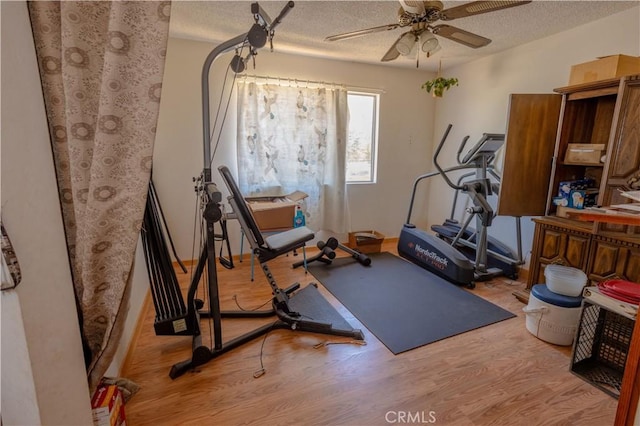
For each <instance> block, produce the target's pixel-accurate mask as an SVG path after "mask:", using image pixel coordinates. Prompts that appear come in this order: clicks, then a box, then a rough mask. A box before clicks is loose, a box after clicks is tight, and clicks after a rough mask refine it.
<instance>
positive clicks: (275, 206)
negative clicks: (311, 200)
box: [245, 191, 308, 231]
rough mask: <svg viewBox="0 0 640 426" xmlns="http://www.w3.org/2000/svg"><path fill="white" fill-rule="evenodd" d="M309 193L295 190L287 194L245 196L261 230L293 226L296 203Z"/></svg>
mask: <svg viewBox="0 0 640 426" xmlns="http://www.w3.org/2000/svg"><path fill="white" fill-rule="evenodd" d="M307 197H308V195H307V194H306V193H304V192H302V191H295V192H292V193H291V194H287V195H278V196H270V195H266V196H264V195H263V196H258V197H245V200H246V201H247V204H249V208H250V209H251V213H253V217H254V219H255V220H256V223H257V225H258V228H260V230H261V231H276V230H284V229H289V228H293V216H294V215H295V214H296V204H297V203H298V202H300V201H302V200H304V199H305V198H307Z"/></svg>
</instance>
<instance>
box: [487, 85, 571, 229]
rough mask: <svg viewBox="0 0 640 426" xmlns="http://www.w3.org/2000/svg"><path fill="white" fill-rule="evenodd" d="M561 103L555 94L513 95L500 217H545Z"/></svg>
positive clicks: (560, 99)
mask: <svg viewBox="0 0 640 426" xmlns="http://www.w3.org/2000/svg"><path fill="white" fill-rule="evenodd" d="M561 103H562V97H561V96H560V95H556V94H535V95H534V94H513V95H511V98H510V102H509V117H508V125H507V133H506V142H505V148H504V149H505V154H504V164H503V171H502V176H503V179H502V182H501V183H500V194H499V197H498V208H497V214H499V215H503V216H516V217H519V216H542V215H544V214H545V206H546V202H547V190H548V188H549V177H550V176H551V162H552V160H553V152H554V146H555V140H556V132H557V128H558V118H559V116H560V105H561Z"/></svg>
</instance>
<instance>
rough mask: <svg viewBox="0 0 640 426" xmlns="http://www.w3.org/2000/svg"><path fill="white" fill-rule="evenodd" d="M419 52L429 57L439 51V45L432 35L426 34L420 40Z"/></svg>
mask: <svg viewBox="0 0 640 426" xmlns="http://www.w3.org/2000/svg"><path fill="white" fill-rule="evenodd" d="M420 50H422V51H423V52H424V53H426V54H428V55H430V54H433V53H435V52H437V51H438V50H440V43H439V42H438V39H437V38H436V37H435V36H434V35H433V34H427V35H425V36H421V38H420Z"/></svg>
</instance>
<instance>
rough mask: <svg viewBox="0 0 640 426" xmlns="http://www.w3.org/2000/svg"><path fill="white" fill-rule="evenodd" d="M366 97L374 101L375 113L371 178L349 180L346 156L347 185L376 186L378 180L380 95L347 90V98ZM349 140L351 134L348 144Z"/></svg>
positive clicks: (372, 134)
mask: <svg viewBox="0 0 640 426" xmlns="http://www.w3.org/2000/svg"><path fill="white" fill-rule="evenodd" d="M352 95H354V96H366V97H370V98H372V99H373V111H372V123H371V126H372V129H371V139H372V140H371V165H370V173H371V178H370V179H368V180H358V181H356V180H353V181H352V180H349V178H348V176H346V167H347V164H348V162H349V161H348V158H346V156H345V181H346V183H347V185H366V184H375V183H376V182H377V178H378V145H379V144H378V135H379V131H380V93H375V92H369V91H363V90H347V97H349V96H352ZM347 132H348V133H350V127H349V128H348V129H347ZM348 139H349V134H348V135H347V143H348Z"/></svg>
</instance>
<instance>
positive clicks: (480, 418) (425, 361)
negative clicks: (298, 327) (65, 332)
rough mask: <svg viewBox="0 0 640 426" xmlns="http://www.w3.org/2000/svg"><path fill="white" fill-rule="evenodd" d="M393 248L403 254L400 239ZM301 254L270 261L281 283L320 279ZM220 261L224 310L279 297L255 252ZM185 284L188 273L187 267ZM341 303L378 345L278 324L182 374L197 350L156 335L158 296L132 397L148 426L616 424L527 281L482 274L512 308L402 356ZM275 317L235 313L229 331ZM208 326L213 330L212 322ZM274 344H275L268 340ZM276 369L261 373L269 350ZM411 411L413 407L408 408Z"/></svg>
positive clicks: (131, 372) (145, 326)
mask: <svg viewBox="0 0 640 426" xmlns="http://www.w3.org/2000/svg"><path fill="white" fill-rule="evenodd" d="M383 250H386V251H390V252H395V243H394V242H391V243H386V242H385V245H384V246H383ZM295 260H299V257H293V256H283V257H281V258H279V259H276V260H274V261H272V262H271V263H270V267H271V268H272V271H273V273H274V275H275V276H276V279H277V280H278V282H279V285H280V287H283V288H284V287H287V286H288V285H289V284H291V283H293V282H296V281H299V282H300V283H301V284H302V285H306V284H307V283H309V282H317V281H316V280H315V279H314V278H313V276H312V275H310V274H309V275H305V273H304V270H303V269H302V268H299V269H291V264H292V263H293V261H295ZM236 265H237V267H236V268H235V269H233V270H226V269H224V268H221V267H218V271H219V282H220V288H221V297H220V300H221V304H222V308H223V309H227V310H232V309H236V308H237V306H236V303H235V301H234V300H233V297H234V295H237V300H238V302H239V304H240V305H241V306H242V307H243V308H255V307H257V306H259V305H261V304H262V303H264V302H265V301H267V300H269V298H270V289H269V286H268V285H267V283H266V280H265V279H264V276H263V274H262V273H261V271H260V270H259V269H258V268H256V280H255V281H254V282H251V281H250V279H249V278H250V269H249V261H248V259H247V258H246V256H245V259H244V262H242V263H239V262H237V261H236ZM178 277H179V278H180V280H181V282H183V283H184V284H185V285H186V283H187V282H188V280H189V276H188V275H185V274H182V273H181V272H180V273H178ZM319 288H320V290H321V291H322V293H323V294H324V295H325V297H326V298H327V300H329V301H330V302H331V303H332V304H333V305H334V306H335V307H336V308H337V309H338V310H339V312H340V313H341V314H342V315H343V316H344V317H345V318H346V319H347V320H348V321H349V322H350V323H351V324H352V325H353V327H355V328H360V329H362V330H363V332H364V333H365V338H366V342H367V345H366V346H359V345H354V344H349V343H345V344H333V345H328V346H324V347H321V348H319V349H315V348H314V345H316V344H317V343H321V342H326V341H331V342H334V341H342V342H348V339H345V338H333V337H331V336H325V335H319V334H311V333H298V332H295V331H289V330H276V331H272V332H271V333H269V334H268V335H267V337H266V340H265V339H263V338H259V339H256V340H254V341H252V342H250V343H248V344H245V345H244V346H242V347H239V348H237V349H234V350H232V351H231V352H229V353H227V354H224V355H222V356H220V357H219V358H216V359H214V360H212V361H210V362H209V363H208V364H205V365H203V366H201V367H199V368H198V369H197V371H194V372H189V373H187V374H185V375H183V376H181V377H178V378H177V379H175V380H171V379H170V378H169V370H170V368H171V366H172V365H173V364H174V363H176V362H179V361H183V360H185V359H187V358H188V357H189V355H190V350H191V338H190V337H175V336H155V334H154V331H153V321H154V316H155V312H154V310H153V306H152V305H151V304H150V303H148V304H147V307H146V308H145V309H146V311H145V312H144V314H143V317H144V318H143V320H142V323H141V324H140V333H139V335H138V336H137V338H136V340H135V342H134V343H133V345H132V349H131V351H130V354H129V357H128V359H127V362H126V363H125V366H124V371H123V372H122V374H123V376H124V377H127V378H129V379H131V380H133V381H134V382H136V383H137V384H139V385H140V387H141V389H140V391H139V392H138V393H137V394H135V395H134V397H133V398H132V399H131V400H130V401H129V402H128V403H127V405H126V416H127V424H128V425H129V426H139V425H239V424H260V425H386V424H416V423H422V424H425V423H430V422H434V421H435V424H442V425H489V424H491V425H557V424H559V425H584V426H588V425H597V426H601V425H610V424H613V420H614V417H615V410H616V405H617V400H615V399H614V398H612V397H610V396H608V395H606V394H605V393H603V392H602V391H600V390H598V389H597V388H595V387H593V386H592V385H590V384H588V383H586V382H585V381H583V380H582V379H580V378H578V377H576V376H575V375H573V374H572V373H570V372H569V365H570V354H571V348H570V347H559V346H554V345H551V344H548V343H545V342H543V341H541V340H538V339H537V338H535V337H534V336H532V335H531V334H530V333H529V332H528V331H527V330H526V328H525V318H524V314H523V313H522V307H523V306H524V305H523V304H522V303H521V302H519V301H517V300H516V299H515V298H514V297H513V295H512V292H513V291H514V290H516V289H522V288H524V283H521V282H516V281H513V282H512V281H509V280H494V281H493V282H488V283H478V285H477V287H476V289H474V290H471V291H473V292H474V293H475V294H477V295H479V296H481V297H483V298H486V299H488V300H490V301H491V302H493V303H495V304H497V305H499V306H501V307H503V308H505V309H507V310H509V311H511V312H513V313H514V314H516V315H517V318H512V319H509V320H506V321H502V322H500V323H497V324H493V325H490V326H487V327H483V328H480V329H478V330H474V331H470V332H467V333H464V334H461V335H458V336H454V337H451V338H448V339H445V340H442V341H439V342H435V343H432V344H430V345H427V346H423V347H421V348H417V349H414V350H411V351H409V352H405V353H402V354H399V355H393V354H392V353H391V352H390V351H389V350H388V349H387V348H386V347H385V346H384V345H383V344H382V343H380V342H379V341H378V340H377V339H376V338H375V337H374V336H373V335H372V334H371V333H370V332H369V331H368V330H367V329H366V328H365V327H364V326H363V325H362V324H361V323H360V322H359V321H358V320H357V319H355V318H354V317H353V316H352V315H351V314H350V313H349V312H348V311H347V310H346V309H345V308H344V307H342V305H340V303H339V302H338V301H337V300H336V299H335V298H333V296H331V294H330V293H328V292H327V291H326V290H325V289H324V288H323V287H322V286H321V285H320V286H319ZM271 321H273V319H263V320H246V319H230V320H225V322H224V323H223V336H224V340H225V341H227V340H228V339H230V338H233V337H235V336H237V335H239V334H243V333H245V332H247V331H250V330H252V329H254V328H256V327H257V326H258V325H261V324H265V323H269V322H271ZM203 329H204V333H205V334H207V335H208V333H209V329H208V326H207V324H206V322H205V321H203ZM263 345H264V346H263ZM261 351H262V361H263V363H264V367H265V369H266V374H265V375H264V376H262V377H260V378H257V379H256V378H254V377H253V374H254V372H255V371H257V370H259V369H260V357H261ZM403 416H404V417H403Z"/></svg>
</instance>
